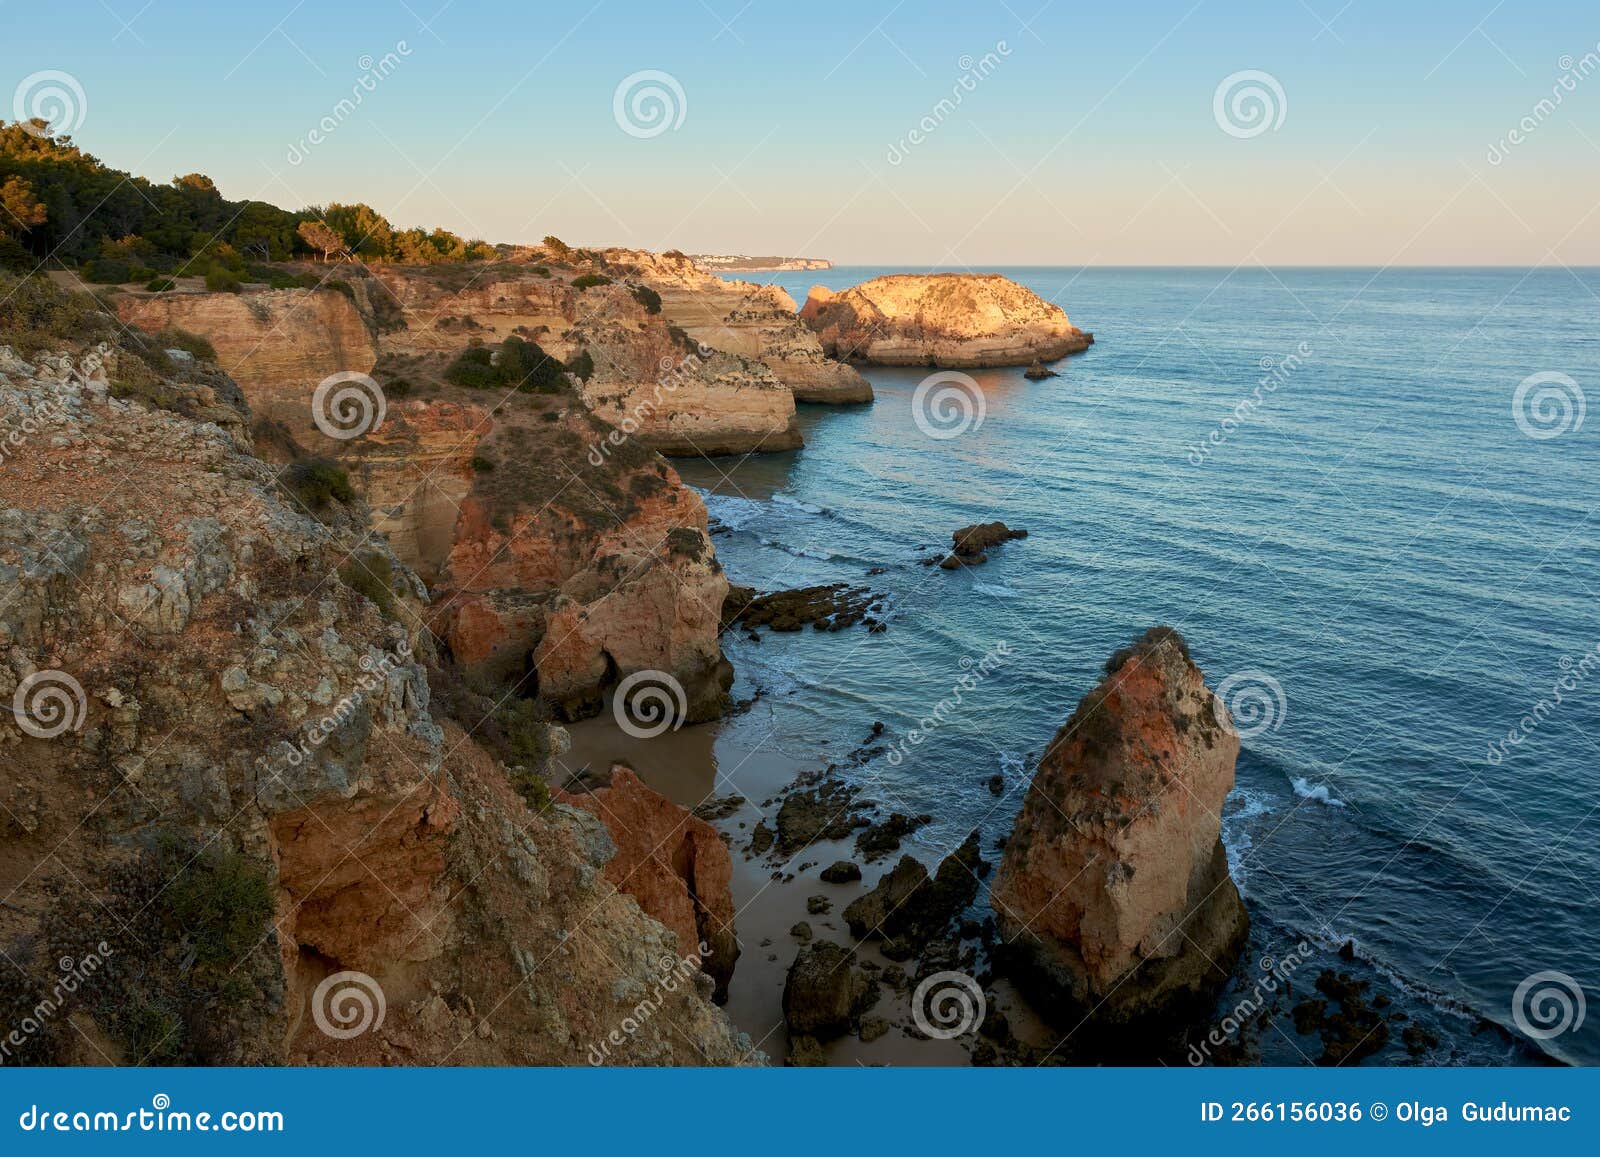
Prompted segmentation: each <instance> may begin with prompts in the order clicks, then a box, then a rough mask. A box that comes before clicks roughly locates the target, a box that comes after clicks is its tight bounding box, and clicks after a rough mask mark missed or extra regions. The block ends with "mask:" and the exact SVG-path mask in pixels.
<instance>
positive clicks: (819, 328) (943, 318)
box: [800, 273, 1094, 369]
mask: <svg viewBox="0 0 1600 1157" xmlns="http://www.w3.org/2000/svg"><path fill="white" fill-rule="evenodd" d="M800 319H801V320H802V321H803V322H805V324H806V325H808V326H809V327H810V328H811V329H812V330H813V331H814V332H815V333H816V334H817V336H818V338H819V339H820V340H821V342H822V348H823V349H824V350H825V351H826V352H827V353H828V354H830V355H831V356H833V357H836V358H840V359H842V360H845V361H855V362H862V363H866V364H869V365H880V366H934V367H938V368H941V369H976V368H983V367H996V366H1029V365H1032V364H1034V363H1043V362H1053V361H1057V360H1059V359H1061V358H1063V357H1065V356H1066V355H1068V354H1072V353H1079V352H1081V351H1083V350H1085V349H1088V348H1089V346H1090V345H1091V344H1093V342H1094V335H1093V334H1090V333H1085V332H1084V331H1083V330H1081V329H1079V328H1078V327H1077V326H1075V325H1073V324H1072V322H1071V321H1070V320H1068V318H1067V315H1066V313H1065V312H1064V311H1063V310H1062V309H1061V307H1060V306H1057V305H1055V304H1053V303H1051V302H1047V301H1045V300H1044V299H1043V298H1041V297H1039V295H1038V294H1036V293H1034V292H1033V291H1032V290H1030V289H1027V288H1026V287H1024V286H1021V285H1018V284H1017V283H1016V282H1014V281H1011V280H1010V279H1009V278H1006V277H1002V276H1001V275H1000V274H998V273H988V274H972V273H929V274H914V273H895V274H890V275H889V276H886V277H876V278H873V279H872V280H871V281H866V282H863V283H862V284H860V285H857V286H853V287H851V288H849V289H845V290H840V291H838V292H835V291H833V290H830V289H827V288H825V287H823V286H820V285H819V286H815V287H813V288H812V290H811V293H810V294H809V295H808V296H807V298H806V302H805V305H804V307H803V308H802V309H801V310H800ZM1040 368H1041V369H1043V366H1042V365H1041V366H1040Z"/></svg>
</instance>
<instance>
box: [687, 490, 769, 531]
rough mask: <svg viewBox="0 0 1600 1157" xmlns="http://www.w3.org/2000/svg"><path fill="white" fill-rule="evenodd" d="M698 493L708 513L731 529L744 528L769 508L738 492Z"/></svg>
mask: <svg viewBox="0 0 1600 1157" xmlns="http://www.w3.org/2000/svg"><path fill="white" fill-rule="evenodd" d="M696 493H698V494H699V495H700V500H701V501H702V502H704V503H705V504H706V513H707V514H708V515H710V516H711V517H712V518H714V519H716V520H717V521H718V522H720V523H722V525H723V526H726V527H727V528H728V529H729V530H743V529H744V528H745V527H747V526H749V525H750V524H751V523H752V522H754V521H755V520H756V519H758V518H760V517H761V515H762V514H763V513H765V511H766V509H767V507H766V505H765V504H764V503H761V502H757V501H756V500H755V499H753V498H742V497H740V496H739V495H736V494H709V493H707V492H705V491H703V490H701V491H696Z"/></svg>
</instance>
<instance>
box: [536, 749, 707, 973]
mask: <svg viewBox="0 0 1600 1157" xmlns="http://www.w3.org/2000/svg"><path fill="white" fill-rule="evenodd" d="M561 798H562V799H563V800H565V801H566V802H569V803H571V804H572V805H573V806H575V807H581V808H583V809H584V810H586V811H589V812H593V813H594V814H595V815H596V816H597V817H599V819H600V821H601V822H602V823H604V824H605V825H606V830H607V831H609V832H610V833H611V838H612V839H613V840H615V841H616V844H617V854H616V856H614V857H613V858H612V860H611V862H610V863H608V864H607V865H606V879H608V880H610V881H611V882H612V883H613V884H615V885H616V886H617V887H618V888H619V889H621V890H622V891H624V892H626V893H627V894H628V895H630V896H632V897H633V898H634V899H636V900H637V901H638V902H639V907H641V908H643V909H644V910H645V911H646V912H647V913H649V914H650V915H651V916H654V917H655V918H656V919H657V920H660V921H661V922H662V923H663V924H665V925H666V926H667V927H668V928H670V929H671V930H672V931H673V932H674V933H675V934H676V935H677V937H678V945H679V947H680V948H682V949H684V950H685V951H688V950H691V949H693V948H694V947H695V946H696V945H697V944H698V945H700V946H701V947H702V949H703V951H702V963H701V967H702V968H703V969H704V970H705V971H706V972H707V973H708V974H709V975H710V976H711V977H712V979H713V980H715V981H716V984H717V988H716V998H717V999H718V1000H726V999H727V994H728V981H729V980H730V979H731V978H732V976H733V968H734V964H735V963H736V962H737V961H738V959H739V939H738V937H737V936H736V935H735V934H734V928H733V916H734V912H733V891H732V883H731V881H732V878H733V866H732V861H731V859H730V858H729V856H728V846H727V845H726V844H724V843H723V842H722V837H720V836H719V835H718V834H717V830H716V829H715V828H713V827H712V826H711V825H710V824H708V823H707V822H706V821H705V820H703V819H700V818H698V817H697V816H695V815H693V814H692V813H691V812H690V811H689V810H688V809H687V808H683V807H680V806H678V805H677V804H675V803H673V802H672V801H671V800H669V799H667V797H666V796H664V795H661V794H660V793H659V792H655V791H652V790H651V789H650V788H649V787H647V786H645V784H644V781H642V780H641V779H640V778H639V777H638V776H637V775H636V774H634V772H633V770H632V769H631V768H628V767H624V766H622V765H621V764H617V765H616V766H614V767H612V769H611V772H610V782H609V783H607V784H606V785H604V786H602V787H596V788H594V789H593V790H591V791H586V792H576V793H572V794H565V793H564V794H562V796H561Z"/></svg>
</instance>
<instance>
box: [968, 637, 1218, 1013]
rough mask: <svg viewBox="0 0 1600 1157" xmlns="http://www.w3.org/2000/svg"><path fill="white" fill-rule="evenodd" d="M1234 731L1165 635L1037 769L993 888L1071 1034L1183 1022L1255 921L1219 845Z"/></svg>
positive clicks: (1132, 652)
mask: <svg viewBox="0 0 1600 1157" xmlns="http://www.w3.org/2000/svg"><path fill="white" fill-rule="evenodd" d="M1238 753H1239V739H1238V736H1237V735H1236V734H1235V733H1234V731H1232V730H1231V722H1230V721H1229V720H1228V716H1227V711H1226V708H1225V707H1223V706H1222V704H1221V701H1220V700H1218V699H1217V698H1216V697H1215V696H1214V695H1213V694H1212V693H1211V691H1210V690H1209V689H1208V688H1207V687H1206V685H1205V682H1204V679H1203V677H1202V676H1201V673H1200V670H1199V668H1198V667H1196V666H1195V664H1194V662H1193V661H1192V660H1191V659H1190V657H1189V651H1188V648H1187V647H1186V646H1185V644H1184V642H1183V639H1182V638H1181V637H1180V636H1179V635H1178V633H1177V632H1176V631H1174V630H1172V629H1171V628H1170V627H1157V628H1155V629H1153V630H1151V631H1149V632H1147V633H1146V634H1145V635H1144V636H1143V637H1142V638H1140V639H1139V640H1138V641H1137V642H1136V643H1135V644H1134V645H1133V646H1131V647H1128V648H1125V649H1123V650H1121V651H1118V652H1117V653H1116V654H1115V655H1113V656H1112V658H1111V661H1110V662H1109V663H1108V664H1107V666H1106V677H1105V679H1104V680H1103V681H1102V682H1101V683H1100V685H1099V686H1097V687H1096V688H1095V689H1094V690H1093V691H1092V692H1090V693H1089V694H1088V695H1086V696H1085V697H1084V698H1083V700H1082V702H1080V703H1079V704H1078V709H1077V710H1076V711H1075V712H1074V713H1073V715H1072V717H1071V718H1070V719H1069V720H1068V721H1067V723H1066V725H1065V726H1064V727H1062V729H1061V730H1060V731H1059V732H1057V734H1056V736H1055V738H1054V739H1053V740H1052V741H1051V743H1050V746H1049V748H1048V750H1047V751H1046V752H1045V754H1044V756H1043V757H1042V758H1041V759H1040V761H1039V764H1038V768H1037V770H1036V771H1035V773H1034V778H1033V783H1032V785H1031V786H1030V788H1029V789H1028V793H1027V796H1026V798H1025V800H1024V802H1023V805H1022V811H1021V813H1020V814H1019V815H1018V816H1017V820H1016V825H1015V828H1014V830H1013V832H1012V834H1011V837H1010V839H1009V841H1008V842H1007V844H1006V850H1005V854H1004V857H1003V858H1002V860H1001V863H1000V870H999V872H998V874H997V876H996V879H995V883H994V887H993V889H992V891H991V893H990V902H991V903H992V904H993V906H994V909H995V912H996V914H997V915H998V918H999V919H998V925H999V931H1000V934H1001V937H1002V940H1003V941H1004V948H1005V951H1004V956H1005V958H1006V961H1007V963H1008V966H1009V967H1010V969H1011V971H1012V972H1013V974H1014V976H1015V978H1016V979H1017V980H1018V982H1019V983H1020V984H1021V985H1022V987H1023V988H1024V990H1025V991H1026V992H1028V993H1029V995H1030V996H1031V997H1032V998H1033V999H1034V1000H1035V1002H1036V1003H1037V1004H1038V1005H1039V1007H1040V1008H1041V1010H1042V1011H1043V1012H1045V1013H1046V1015H1048V1016H1050V1017H1051V1018H1052V1019H1054V1020H1056V1021H1057V1022H1058V1023H1060V1024H1061V1025H1062V1026H1063V1027H1076V1026H1077V1025H1078V1024H1079V1023H1080V1022H1081V1021H1082V1020H1084V1019H1085V1018H1089V1019H1092V1020H1093V1021H1095V1022H1096V1023H1097V1024H1110V1025H1123V1024H1129V1023H1133V1022H1145V1023H1148V1022H1152V1021H1166V1020H1171V1019H1172V1018H1174V1017H1179V1018H1181V1016H1182V1015H1184V1014H1185V1013H1187V1012H1190V1011H1192V1010H1195V1009H1198V1008H1201V1007H1203V1006H1204V1005H1205V1004H1206V1003H1207V1002H1208V1001H1209V999H1210V998H1211V997H1212V996H1214V994H1215V993H1216V992H1217V991H1218V990H1219V989H1220V988H1221V987H1222V985H1223V984H1225V983H1226V981H1227V979H1228V973H1229V969H1230V968H1231V966H1232V964H1233V961H1234V960H1235V959H1236V958H1237V956H1238V954H1239V951H1240V950H1241V948H1242V947H1243V945H1244V941H1245V936H1246V933H1247V931H1248V926H1249V921H1248V918H1247V916H1246V914H1245V909H1244V904H1243V902H1242V901H1241V900H1240V898H1239V893H1238V890H1237V889H1236V888H1235V887H1234V884H1233V881H1232V879H1230V878H1229V875H1228V861H1227V857H1226V856H1225V855H1224V853H1223V847H1222V841H1221V839H1220V834H1219V833H1220V829H1221V822H1222V821H1221V811H1222V804H1223V800H1224V799H1225V798H1226V796H1227V794H1228V791H1229V789H1230V788H1232V786H1233V774H1234V759H1235V758H1236V757H1237V755H1238Z"/></svg>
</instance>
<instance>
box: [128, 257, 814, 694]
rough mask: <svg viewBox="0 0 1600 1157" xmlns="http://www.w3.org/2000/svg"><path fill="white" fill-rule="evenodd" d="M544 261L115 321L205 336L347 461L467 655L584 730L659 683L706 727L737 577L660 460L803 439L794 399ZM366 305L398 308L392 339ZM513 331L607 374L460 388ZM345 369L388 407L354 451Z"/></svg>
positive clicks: (628, 302)
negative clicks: (467, 364)
mask: <svg viewBox="0 0 1600 1157" xmlns="http://www.w3.org/2000/svg"><path fill="white" fill-rule="evenodd" d="M537 268H539V267H535V266H528V265H521V264H516V263H506V264H504V265H497V266H490V267H483V268H479V269H468V268H465V267H461V266H444V267H422V268H416V267H380V268H379V269H378V270H377V271H376V272H375V273H372V274H370V275H362V276H358V277H355V281H356V283H357V289H358V290H359V291H360V292H351V293H345V292H340V291H333V290H318V291H311V290H285V291H274V292H270V293H250V294H243V295H239V294H184V295H176V296H175V295H172V294H162V295H144V296H139V295H129V297H128V298H127V300H126V303H125V304H123V305H122V306H121V310H122V314H123V317H124V319H125V320H129V321H131V322H133V323H134V324H136V325H138V326H140V327H142V328H144V329H148V330H157V329H164V328H167V327H169V326H176V327H178V328H181V329H187V330H190V331H192V332H196V333H199V334H200V335H201V336H204V337H206V338H207V339H208V340H210V341H211V342H212V344H213V345H214V346H216V348H217V352H218V357H219V360H222V361H224V362H225V363H227V362H231V363H232V364H234V365H236V366H238V367H240V369H241V372H242V373H243V375H244V376H243V378H242V380H241V383H240V384H241V385H242V387H243V390H244V393H245V396H246V397H247V399H248V401H249V403H250V404H251V406H253V407H255V408H256V410H257V412H258V413H259V414H261V415H264V416H267V417H270V418H273V419H276V420H277V421H279V422H281V423H282V424H283V425H284V426H285V427H286V428H287V429H288V431H289V433H290V435H291V440H293V441H294V442H296V443H297V445H296V447H295V448H294V450H291V452H290V454H289V456H291V457H292V456H293V455H294V453H296V452H298V450H299V448H301V447H303V448H305V449H307V450H309V451H312V452H314V453H316V454H319V455H323V456H326V457H329V458H331V459H334V460H336V461H337V462H338V464H339V465H340V466H342V467H344V468H346V469H348V470H349V472H350V476H351V479H352V481H353V482H354V484H355V486H356V488H357V489H358V491H359V492H360V493H361V495H362V497H363V498H365V499H366V500H367V503H368V504H369V507H370V509H371V511H372V516H373V528H374V529H375V530H377V531H379V532H381V533H383V534H384V535H386V536H387V537H388V539H389V541H390V543H391V544H392V546H393V549H394V550H395V552H396V553H397V554H398V556H399V557H400V558H401V559H402V560H403V561H404V562H405V563H406V564H407V565H409V566H411V567H413V568H415V569H416V571H417V572H418V573H419V574H420V575H421V576H422V577H423V579H424V580H425V581H426V582H427V583H428V584H429V586H430V588H431V589H432V592H433V602H434V606H433V608H432V610H431V611H430V615H429V617H430V622H431V623H432V624H433V626H434V627H435V629H436V630H437V631H438V632H439V634H440V636H441V638H443V639H444V640H445V641H446V642H447V643H448V644H449V645H450V647H451V649H452V651H453V654H454V657H455V658H456V659H457V660H458V661H460V662H461V663H463V664H465V665H467V666H469V667H474V668H482V669H484V670H485V671H486V672H487V673H489V674H492V675H494V676H496V677H510V678H512V679H521V678H522V677H523V675H524V674H525V673H528V674H531V676H532V677H531V678H530V679H528V680H526V681H525V684H524V685H525V686H526V687H530V688H535V689H536V690H537V692H538V694H540V695H541V696H543V697H544V698H546V699H548V700H549V701H550V702H551V703H552V704H553V705H554V706H555V707H556V708H557V710H558V711H559V712H560V713H561V714H563V715H565V716H567V717H569V718H572V717H578V716H582V715H588V714H593V713H594V712H595V711H597V710H598V709H599V707H600V704H601V699H602V697H603V695H604V693H605V692H606V691H607V690H608V689H609V688H610V687H611V686H612V685H614V684H615V683H616V682H617V681H618V680H619V679H623V678H626V677H627V676H628V675H630V674H633V673H634V672H636V671H643V670H654V671H661V672H664V673H666V674H668V675H670V676H671V677H672V678H674V679H676V680H677V681H678V682H679V684H680V685H681V686H682V688H683V689H684V695H685V704H686V711H687V717H688V718H689V719H692V720H696V721H698V720H703V719H708V718H712V717H714V716H716V715H717V714H719V713H720V712H721V710H722V709H723V706H724V704H725V692H726V690H727V687H728V685H729V683H730V682H731V681H732V672H731V668H729V666H728V664H727V662H726V661H725V660H724V659H723V657H722V652H721V648H720V646H719V643H718V633H717V626H718V612H717V608H719V607H720V606H721V604H722V600H723V598H724V596H725V595H726V591H727V582H726V579H725V578H724V576H723V574H722V570H721V568H720V566H718V565H717V562H716V559H715V555H714V552H713V551H712V549H711V546H710V543H709V541H708V540H707V539H706V537H705V531H706V515H705V508H704V505H703V504H702V503H701V502H700V500H699V499H698V498H696V497H695V496H694V495H693V494H692V493H691V492H689V491H688V490H687V489H686V488H685V487H684V486H683V485H682V484H681V483H680V481H679V480H678V477H677V474H676V473H675V472H673V471H672V469H671V468H670V467H669V466H667V465H666V464H665V463H664V462H662V461H661V460H660V459H659V458H658V457H657V456H656V455H655V454H654V453H652V452H651V450H652V449H654V448H657V447H660V448H663V449H666V450H669V451H680V452H695V451H704V452H706V453H724V452H735V451H740V452H743V451H749V450H752V449H755V448H758V447H765V448H769V449H778V448H784V447H792V446H794V445H797V444H798V438H797V436H796V435H794V433H793V431H792V428H791V427H792V423H793V418H794V401H793V398H792V396H791V395H790V394H789V392H788V391H787V390H786V389H784V388H783V387H782V386H780V385H778V384H777V382H776V381H774V380H773V379H772V377H771V374H770V373H769V372H768V371H767V370H766V369H765V367H764V366H762V365H761V364H760V363H756V362H749V361H748V360H747V359H742V358H738V357H736V356H735V355H730V354H722V353H712V354H709V355H708V356H704V357H702V356H700V355H698V354H693V353H685V352H684V350H683V349H682V347H681V341H680V339H678V338H675V337H674V336H673V334H672V333H671V332H670V331H669V329H668V326H667V324H666V323H665V322H664V321H663V320H662V319H661V318H660V317H659V316H655V315H651V314H649V313H648V312H647V311H646V310H645V309H644V307H643V306H642V305H640V304H639V302H638V301H636V300H635V299H634V297H633V295H632V294H631V293H630V292H629V291H628V290H626V289H625V288H623V287H621V286H598V287H592V288H591V289H589V290H588V291H587V292H581V291H579V290H576V289H574V288H572V286H571V285H570V284H569V282H568V281H567V280H564V279H562V278H561V277H554V276H543V275H541V274H539V273H538V272H536V271H535V270H536V269H537ZM364 297H370V298H371V299H373V300H377V299H380V298H381V299H382V300H383V301H385V302H388V303H392V306H393V308H394V309H395V310H396V311H397V316H396V317H394V318H392V319H390V324H388V325H386V326H379V325H378V324H376V320H377V319H376V318H375V317H374V313H375V310H374V308H373V307H372V306H371V305H370V304H369V303H368V302H367V301H365V300H364ZM358 305H361V306H362V308H359V309H358V308H357V306H358ZM373 333H377V334H378V335H379V336H378V337H376V338H374V337H371V336H370V335H371V334H373ZM552 334H554V335H556V336H552ZM509 337H519V338H520V337H527V338H528V339H529V340H534V339H537V340H539V341H543V342H545V343H547V348H548V349H549V351H550V352H551V353H552V354H554V355H556V356H559V357H565V358H573V357H576V355H577V353H578V352H580V351H582V352H588V353H589V355H590V357H591V358H592V360H593V363H594V367H595V368H594V372H593V373H592V374H591V375H590V378H589V380H588V381H586V382H585V381H580V380H579V379H578V378H576V377H575V376H571V377H568V378H566V379H565V381H566V385H565V386H563V387H562V388H561V389H558V390H557V391H556V392H555V393H554V394H538V393H523V392H520V391H518V390H515V389H510V388H507V389H501V390H498V391H490V390H482V389H468V388H463V387H460V386H456V385H452V384H450V383H449V382H447V381H446V380H445V378H446V376H447V375H446V370H447V367H448V365H449V363H450V362H451V360H452V359H453V358H454V357H455V356H456V355H457V354H459V353H460V351H461V350H462V349H464V348H467V346H468V343H469V342H472V341H477V342H480V343H487V342H488V341H490V340H491V339H494V340H498V339H501V338H509ZM374 343H376V344H374ZM280 347H281V348H280ZM357 355H359V356H357ZM351 359H354V360H353V361H352V360H351ZM673 359H676V360H673ZM668 361H672V368H671V370H670V372H669V371H663V370H661V369H660V368H659V367H660V366H662V365H664V364H666V363H667V362H668ZM341 370H356V371H359V372H363V373H365V372H369V371H370V372H371V373H372V374H373V376H374V377H375V378H376V379H377V380H378V382H379V383H380V385H381V388H382V391H383V394H384V395H385V398H384V402H383V413H382V420H381V421H376V420H375V421H373V422H372V423H371V424H370V425H368V424H365V423H364V424H363V426H364V428H363V429H361V430H359V431H357V434H358V436H356V437H352V438H335V437H332V436H331V435H330V434H329V433H328V432H326V431H325V430H323V429H319V428H318V426H317V423H316V420H315V416H314V410H315V407H314V405H313V396H314V393H315V391H316V389H317V386H318V384H319V383H320V382H321V381H322V379H323V378H324V377H326V376H327V375H328V374H330V373H335V372H339V371H341ZM658 379H659V381H658ZM657 395H659V396H660V397H661V398H662V399H664V401H663V402H662V404H660V405H658V406H653V407H650V408H649V411H648V413H646V414H644V415H643V418H642V420H639V421H638V422H637V423H636V422H635V419H634V415H635V413H636V412H637V410H638V407H639V405H640V404H641V402H644V401H648V400H650V399H651V398H654V397H656V396H657ZM585 403H587V405H586V404H585ZM591 411H593V412H591ZM374 413H376V411H374ZM607 414H609V415H611V416H612V417H614V418H616V420H617V422H618V423H626V424H625V425H624V426H623V431H619V430H617V429H616V428H615V427H613V426H612V425H609V424H607V422H606V420H605V418H604V417H603V416H602V415H607ZM624 431H632V433H631V434H630V433H624Z"/></svg>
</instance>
